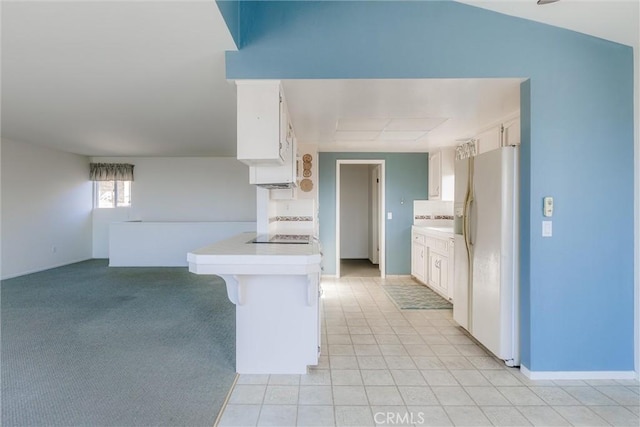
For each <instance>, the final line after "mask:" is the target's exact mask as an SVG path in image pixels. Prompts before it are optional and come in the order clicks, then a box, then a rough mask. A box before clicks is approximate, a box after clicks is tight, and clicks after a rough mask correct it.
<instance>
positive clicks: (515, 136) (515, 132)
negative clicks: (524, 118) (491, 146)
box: [502, 117, 520, 147]
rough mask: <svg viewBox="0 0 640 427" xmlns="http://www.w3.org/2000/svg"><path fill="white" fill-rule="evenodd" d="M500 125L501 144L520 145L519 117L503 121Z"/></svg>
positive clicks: (504, 145) (506, 145) (505, 145)
mask: <svg viewBox="0 0 640 427" xmlns="http://www.w3.org/2000/svg"><path fill="white" fill-rule="evenodd" d="M502 126H503V128H504V130H503V132H502V146H503V147H508V146H510V145H520V117H516V118H515V119H513V120H509V121H507V122H504V123H503V124H502Z"/></svg>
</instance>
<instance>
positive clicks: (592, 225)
mask: <svg viewBox="0 0 640 427" xmlns="http://www.w3.org/2000/svg"><path fill="white" fill-rule="evenodd" d="M239 24H240V32H241V34H242V35H243V36H242V38H243V43H244V47H243V48H242V49H241V50H239V51H237V52H227V57H226V58H227V77H228V78H229V79H242V78H248V79H251V78H254V79H265V78H278V79H286V78H327V79H331V78H403V77H406V78H408V77H411V78H429V77H445V78H451V77H460V78H465V77H468V78H477V77H522V78H526V79H529V80H528V81H527V82H526V83H525V84H524V85H523V88H522V93H523V94H524V96H523V97H522V100H521V102H522V106H521V109H522V111H523V115H526V117H525V120H524V122H523V130H522V132H523V134H522V145H523V146H522V155H521V163H522V165H521V166H522V168H521V170H522V174H523V176H522V185H521V197H522V201H521V207H522V210H523V212H522V218H521V224H520V230H521V235H522V241H521V251H522V259H521V285H522V290H523V292H522V298H521V306H522V327H521V336H522V341H523V346H522V350H523V351H522V362H523V365H525V366H526V367H527V368H529V369H530V370H532V371H629V370H633V368H634V366H633V226H634V224H633V170H634V169H633V168H634V165H633V51H632V49H631V47H628V46H623V45H619V44H616V43H612V42H608V41H605V40H602V39H598V38H594V37H590V36H586V35H584V34H579V33H576V32H572V31H569V30H564V29H560V28H556V27H552V26H548V25H544V24H540V23H536V22H532V21H527V20H523V19H520V18H514V17H510V16H506V15H501V14H498V13H495V12H491V11H487V10H483V9H479V8H475V7H472V6H468V5H464V4H460V3H456V2H450V1H443V2H438V1H425V2H400V1H392V2H358V1H355V2H312V1H309V2H244V3H243V7H242V8H241V9H240V19H239ZM544 196H553V197H554V198H555V212H554V216H553V231H554V235H553V237H551V238H542V237H541V221H542V219H543V218H542V198H543V197H544ZM323 226H324V224H321V227H323Z"/></svg>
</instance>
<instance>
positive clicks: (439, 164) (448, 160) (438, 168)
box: [429, 148, 455, 200]
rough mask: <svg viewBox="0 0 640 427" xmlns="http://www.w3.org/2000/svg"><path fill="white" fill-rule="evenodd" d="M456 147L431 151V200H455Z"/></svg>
mask: <svg viewBox="0 0 640 427" xmlns="http://www.w3.org/2000/svg"><path fill="white" fill-rule="evenodd" d="M454 158H455V149H453V148H443V149H440V150H438V151H432V152H429V200H453V192H454V175H453V167H454Z"/></svg>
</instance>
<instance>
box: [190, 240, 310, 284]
mask: <svg viewBox="0 0 640 427" xmlns="http://www.w3.org/2000/svg"><path fill="white" fill-rule="evenodd" d="M255 237H256V233H254V232H251V233H242V234H238V235H236V236H234V237H232V238H230V239H226V240H222V241H220V242H217V243H214V244H212V245H210V246H205V247H203V248H200V249H196V250H194V251H191V252H189V253H188V254H187V261H188V263H189V271H191V272H192V273H196V274H307V273H311V272H314V271H316V270H317V271H320V262H321V260H322V254H321V251H320V244H319V243H318V241H316V240H313V241H312V242H311V243H305V244H295V243H294V244H292V243H251V240H252V239H254V238H255Z"/></svg>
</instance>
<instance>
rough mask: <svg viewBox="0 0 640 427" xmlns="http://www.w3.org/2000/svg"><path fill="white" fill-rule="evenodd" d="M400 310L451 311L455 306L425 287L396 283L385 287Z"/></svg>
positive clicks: (383, 287) (415, 284)
mask: <svg viewBox="0 0 640 427" xmlns="http://www.w3.org/2000/svg"><path fill="white" fill-rule="evenodd" d="M382 289H384V291H385V292H386V293H387V295H389V297H390V298H391V299H392V300H393V302H394V303H395V304H396V305H397V306H398V308H400V309H403V310H433V309H451V308H453V305H452V304H451V303H450V302H449V301H447V300H446V299H444V298H442V297H441V296H440V295H438V294H437V293H435V292H434V291H432V290H431V289H429V288H428V287H427V286H425V285H420V284H417V283H414V284H409V283H395V284H389V285H383V286H382Z"/></svg>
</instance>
